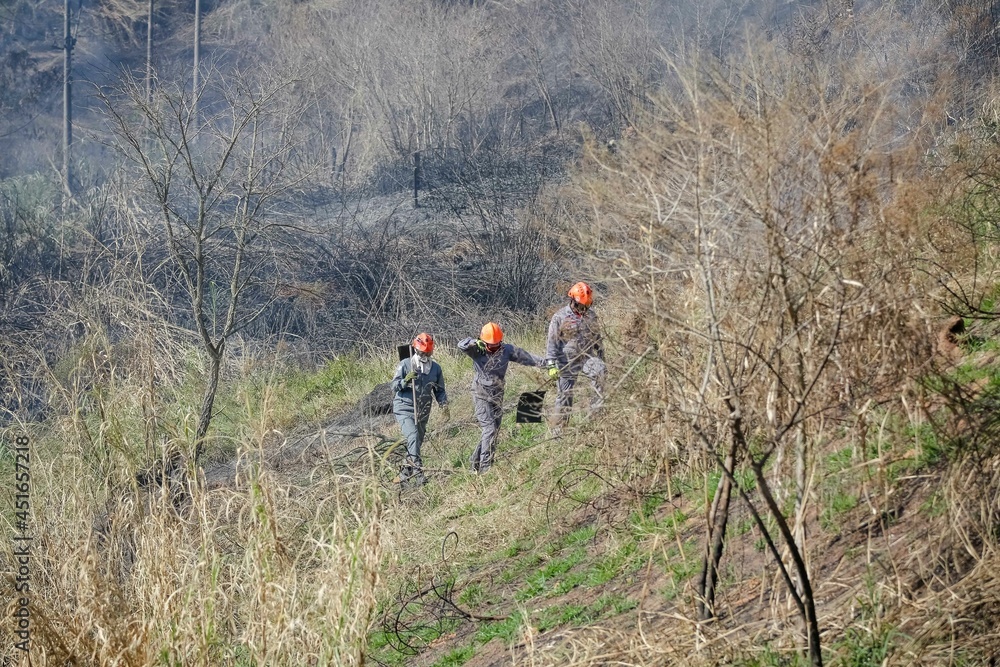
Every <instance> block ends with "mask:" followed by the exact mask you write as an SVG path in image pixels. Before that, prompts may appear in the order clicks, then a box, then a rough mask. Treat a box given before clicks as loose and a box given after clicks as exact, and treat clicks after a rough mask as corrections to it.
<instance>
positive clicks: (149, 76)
mask: <svg viewBox="0 0 1000 667" xmlns="http://www.w3.org/2000/svg"><path fill="white" fill-rule="evenodd" d="M154 2H155V0H149V10H148V12H147V14H146V104H152V103H153V4H154Z"/></svg>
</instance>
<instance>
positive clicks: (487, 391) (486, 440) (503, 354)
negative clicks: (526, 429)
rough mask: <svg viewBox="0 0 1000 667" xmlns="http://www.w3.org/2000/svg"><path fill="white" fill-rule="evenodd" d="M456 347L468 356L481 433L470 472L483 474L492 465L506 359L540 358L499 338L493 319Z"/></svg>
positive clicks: (538, 362)
mask: <svg viewBox="0 0 1000 667" xmlns="http://www.w3.org/2000/svg"><path fill="white" fill-rule="evenodd" d="M458 349H460V350H461V351H462V352H465V353H466V354H467V355H469V356H470V357H471V358H472V365H473V369H474V372H473V376H472V402H473V404H474V406H475V411H476V419H477V420H478V421H479V426H480V427H481V428H482V429H483V437H482V439H481V440H480V441H479V445H478V446H477V447H476V449H475V451H473V452H472V457H471V459H470V463H471V464H472V470H473V472H476V473H478V474H480V475H481V474H483V473H485V472H486V471H487V470H489V469H490V466H491V465H493V455H494V453H495V451H496V443H497V437H498V436H499V435H500V420H501V419H502V418H503V394H504V384H505V377H506V375H507V366H508V365H509V364H510V362H512V361H513V362H515V363H518V364H523V365H524V366H536V367H541V366H542V363H543V361H542V359H540V358H538V357H536V356H535V355H533V354H531V353H530V352H527V351H525V350H522V349H521V348H519V347H517V346H515V345H511V344H510V343H504V342H503V331H502V330H501V329H500V326H499V325H498V324H496V323H495V322H487V323H486V324H485V325H484V326H483V330H482V331H481V332H480V334H479V338H465V339H463V340H461V341H459V343H458Z"/></svg>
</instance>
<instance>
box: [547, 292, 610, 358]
mask: <svg viewBox="0 0 1000 667" xmlns="http://www.w3.org/2000/svg"><path fill="white" fill-rule="evenodd" d="M545 357H546V359H550V360H554V361H556V362H558V364H559V366H560V367H563V366H566V365H567V364H568V365H570V366H576V365H577V364H582V363H583V362H584V361H585V360H586V358H587V357H597V358H598V359H600V360H601V361H603V360H604V348H603V346H602V345H601V331H600V326H599V325H598V323H597V316H596V315H595V314H594V311H592V310H588V311H587V312H585V313H584V314H582V315H580V314H579V313H576V312H574V311H573V308H571V307H570V306H568V305H567V306H565V307H563V308H560V309H559V310H557V311H556V313H555V314H554V315H553V316H552V320H551V321H550V322H549V335H548V339H547V341H546V347H545Z"/></svg>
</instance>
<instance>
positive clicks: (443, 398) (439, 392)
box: [434, 366, 448, 406]
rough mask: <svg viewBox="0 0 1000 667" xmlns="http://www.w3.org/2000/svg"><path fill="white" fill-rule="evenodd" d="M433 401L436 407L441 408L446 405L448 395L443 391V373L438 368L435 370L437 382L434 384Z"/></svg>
mask: <svg viewBox="0 0 1000 667" xmlns="http://www.w3.org/2000/svg"><path fill="white" fill-rule="evenodd" d="M434 399H435V400H436V401H437V403H438V405H442V406H443V405H447V404H448V394H447V392H445V390H444V372H443V371H442V370H441V367H440V366H438V369H437V380H435V382H434Z"/></svg>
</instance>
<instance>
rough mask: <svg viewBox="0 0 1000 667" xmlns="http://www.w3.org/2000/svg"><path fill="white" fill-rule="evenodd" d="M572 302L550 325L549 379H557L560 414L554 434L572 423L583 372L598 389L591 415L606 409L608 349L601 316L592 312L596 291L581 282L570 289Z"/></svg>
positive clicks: (592, 404)
mask: <svg viewBox="0 0 1000 667" xmlns="http://www.w3.org/2000/svg"><path fill="white" fill-rule="evenodd" d="M568 296H569V303H568V304H566V306H564V307H563V308H560V309H559V310H557V311H556V312H555V314H554V315H553V316H552V320H551V321H550V322H549V335H548V340H547V344H546V350H545V356H546V364H547V365H548V369H549V377H550V378H557V380H556V389H557V394H556V414H555V420H554V421H555V428H554V431H555V432H556V433H558V432H559V431H560V430H561V429H562V427H564V426H565V425H566V424H568V423H569V417H570V412H571V411H572V409H573V387H574V385H575V384H576V376H577V375H579V374H580V373H583V374H584V375H586V376H587V377H588V378H590V382H591V385H592V386H593V388H594V398H593V401H592V402H591V405H590V410H591V413H594V412H596V411H597V410H600V409H601V408H602V407H603V406H604V379H605V377H606V376H607V366H605V364H604V348H603V346H602V344H601V332H600V327H599V325H598V322H597V316H596V315H595V314H594V311H593V310H591V309H590V307H591V305H593V303H594V290H592V289H591V288H590V285H588V284H587V283H583V282H580V283H577V284H575V285H573V287H571V288H570V290H569V294H568Z"/></svg>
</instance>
